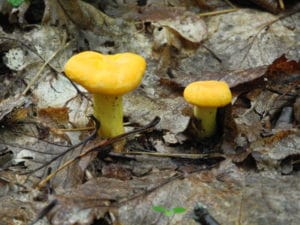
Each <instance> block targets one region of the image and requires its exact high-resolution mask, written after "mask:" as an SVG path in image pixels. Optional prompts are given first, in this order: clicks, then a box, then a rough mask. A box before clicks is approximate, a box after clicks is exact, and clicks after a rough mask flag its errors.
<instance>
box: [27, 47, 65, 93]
mask: <svg viewBox="0 0 300 225" xmlns="http://www.w3.org/2000/svg"><path fill="white" fill-rule="evenodd" d="M68 45H70V42H68V43H66V44H65V45H63V46H61V47H60V48H59V49H57V50H56V51H55V52H54V53H53V55H52V56H51V57H50V58H49V59H47V60H46V61H45V62H44V64H43V65H42V66H41V68H40V69H39V71H38V72H37V74H36V75H35V76H34V77H33V78H32V79H31V80H30V82H29V83H28V84H27V87H26V88H25V90H24V91H23V92H22V95H26V93H27V91H29V89H30V87H31V86H32V85H33V84H34V83H35V82H36V81H37V80H38V79H39V77H40V75H41V73H42V72H43V70H44V69H45V67H46V66H47V65H48V64H49V63H50V62H51V61H52V60H53V59H54V58H55V57H56V56H57V54H58V53H59V52H60V51H61V50H63V49H65V48H66V47H67V46H68Z"/></svg>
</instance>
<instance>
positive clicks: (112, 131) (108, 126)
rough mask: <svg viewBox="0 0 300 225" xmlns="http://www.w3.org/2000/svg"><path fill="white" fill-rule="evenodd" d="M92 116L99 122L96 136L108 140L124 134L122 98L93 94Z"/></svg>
mask: <svg viewBox="0 0 300 225" xmlns="http://www.w3.org/2000/svg"><path fill="white" fill-rule="evenodd" d="M93 97H94V116H95V117H96V119H97V120H99V121H100V123H101V125H100V129H99V130H98V134H99V135H100V136H101V137H104V138H110V137H114V136H117V135H119V134H122V133H124V127H123V105H122V96H111V95H103V94H94V96H93Z"/></svg>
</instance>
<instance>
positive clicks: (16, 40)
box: [0, 36, 60, 72]
mask: <svg viewBox="0 0 300 225" xmlns="http://www.w3.org/2000/svg"><path fill="white" fill-rule="evenodd" d="M0 39H5V40H10V41H13V42H16V43H19V44H20V45H21V46H23V47H25V48H27V49H28V50H29V51H31V52H32V53H34V54H35V55H36V56H37V57H39V58H40V59H41V60H42V61H43V62H46V60H45V59H44V58H43V57H42V56H41V55H40V54H39V53H38V52H37V51H36V50H35V49H33V48H32V47H30V46H29V45H27V44H25V43H24V42H23V41H20V40H18V39H15V38H11V37H5V36H0ZM47 66H49V67H50V68H51V69H52V70H54V71H55V72H60V71H58V70H57V69H56V68H55V67H53V66H52V65H51V64H47Z"/></svg>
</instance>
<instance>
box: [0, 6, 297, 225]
mask: <svg viewBox="0 0 300 225" xmlns="http://www.w3.org/2000/svg"><path fill="white" fill-rule="evenodd" d="M60 2H63V3H64V4H62V6H63V7H60V6H58V5H56V3H53V2H51V1H45V5H46V6H47V7H48V8H47V10H46V11H45V13H44V18H43V22H44V24H43V25H39V26H35V27H34V28H32V29H30V31H29V32H28V31H25V30H22V29H19V28H15V29H14V31H13V32H12V33H11V34H8V33H6V31H3V30H1V33H0V35H1V37H2V38H1V39H0V46H4V43H5V44H7V43H9V45H7V46H10V47H7V48H1V56H4V57H2V62H1V63H2V64H4V65H5V67H7V68H8V69H7V70H4V71H5V73H1V79H3V81H5V82H8V84H10V85H11V87H13V89H12V90H8V87H9V85H7V87H6V86H3V88H2V89H1V102H0V112H1V114H0V115H1V118H0V121H1V130H0V132H1V135H0V136H1V145H0V163H1V164H0V166H1V171H0V190H1V191H0V193H1V196H0V198H1V201H0V202H1V205H0V207H1V210H0V211H1V213H2V216H1V221H0V222H1V223H3V224H15V223H20V224H29V222H31V221H33V220H34V218H39V217H40V218H41V220H39V221H38V223H40V224H75V223H77V224H92V223H93V222H94V223H95V222H97V221H98V222H102V223H103V224H105V223H106V224H107V223H108V224H128V225H129V224H153V223H156V224H197V222H196V221H195V220H194V217H193V209H194V207H195V206H196V205H197V203H198V202H200V203H202V204H204V205H206V206H207V207H208V209H209V212H210V213H211V214H212V216H213V217H214V218H216V220H217V221H218V222H219V223H220V224H233V223H236V224H283V223H288V224H297V221H299V216H298V213H297V212H298V211H300V208H299V199H300V196H299V180H298V179H299V176H298V170H299V144H300V143H299V139H300V138H299V130H298V127H299V120H297V118H298V117H297V112H298V111H297V107H298V105H299V104H297V102H299V101H298V100H297V99H299V86H298V85H299V71H300V70H299V52H298V51H297V48H299V43H298V42H297V35H298V34H299V25H298V24H299V23H297V21H299V13H290V14H287V15H286V14H283V15H281V14H279V15H272V14H270V13H267V12H262V11H258V10H257V9H239V10H238V11H236V12H232V13H229V14H220V15H216V16H211V17H207V18H204V19H203V21H202V20H201V22H200V23H201V24H203V23H204V22H205V24H206V27H207V34H206V35H207V37H206V38H204V39H203V40H202V39H201V40H197V42H199V43H197V44H196V45H194V44H195V43H193V44H192V45H190V44H191V43H190V44H187V43H186V42H185V40H184V38H185V37H184V36H183V37H182V36H173V37H172V38H173V39H174V38H176V40H175V39H174V40H172V39H169V42H166V43H167V45H165V44H164V42H161V43H162V45H157V42H156V45H155V40H158V39H157V38H156V37H155V35H157V32H154V31H153V29H158V28H159V27H160V26H161V27H166V28H167V29H172V32H173V33H174V30H175V32H178V33H179V34H180V35H181V33H180V32H181V31H180V29H181V28H180V27H177V26H178V20H176V18H175V19H174V23H172V21H168V23H165V22H162V21H160V20H157V18H153V17H152V14H149V15H148V14H146V13H145V14H143V13H141V15H140V16H142V18H138V19H137V20H136V18H135V20H134V21H132V20H131V21H127V20H125V19H124V18H127V19H128V14H127V15H124V17H122V15H123V14H122V13H121V14H120V15H119V18H113V17H108V16H106V15H105V14H103V13H102V12H100V11H99V10H97V9H95V8H93V7H92V6H90V5H89V4H87V3H83V2H80V4H79V8H80V9H81V10H82V12H83V15H84V13H86V12H88V13H89V15H90V17H89V18H97V20H96V21H94V20H93V19H91V21H93V22H92V24H93V25H91V24H89V23H86V24H85V23H84V20H83V21H81V22H80V21H75V20H72V18H69V19H67V18H66V16H65V15H66V13H67V12H69V10H72V7H73V4H69V5H68V4H66V2H68V1H60ZM74 4H75V3H74ZM153 4H154V7H155V4H157V3H155V1H154V3H153ZM173 4H175V5H173V6H176V4H178V3H176V1H175V3H173ZM75 5H76V4H75ZM177 6H178V7H182V5H180V4H178V5H177ZM51 7H55V8H56V9H57V10H56V11H55V13H54V11H51V10H50V9H51ZM159 7H160V9H161V10H162V11H164V10H165V12H169V11H172V10H173V9H172V7H169V6H165V5H163V6H161V5H159ZM194 7H195V6H194ZM293 7H294V8H295V9H296V8H297V7H298V6H297V5H294V6H293ZM170 8H171V9H170ZM136 9H138V8H136ZM146 9H147V8H146ZM110 10H112V11H110V12H113V10H114V8H112V9H110ZM180 10H182V12H183V15H186V18H187V21H189V22H188V23H187V24H189V25H191V28H190V29H192V30H193V29H194V28H193V25H196V24H193V21H196V23H197V22H198V21H200V20H195V18H196V17H197V16H196V14H195V13H192V12H191V11H188V9H187V8H180ZM175 11H176V10H175ZM150 12H151V11H150ZM135 13H136V12H135ZM91 15H92V16H91ZM132 15H134V14H132ZM166 15H168V14H167V13H166ZM175 15H176V13H175ZM179 15H182V13H180V14H178V15H176V16H179ZM74 16H75V14H74ZM126 16H127V17H126ZM176 16H175V17H176ZM188 18H191V20H188ZM167 19H168V18H166V20H167ZM55 21H59V23H58V24H62V23H63V24H65V25H66V26H67V28H68V35H70V36H69V38H74V39H73V40H72V41H71V42H70V43H69V44H68V45H65V44H66V39H65V36H64V34H66V30H65V29H63V28H62V27H60V26H55V25H54V24H55ZM163 21H164V20H163ZM45 24H47V25H45ZM88 25H89V26H88ZM100 25H101V26H100ZM137 25H139V26H137ZM140 25H143V26H145V27H144V29H142V30H140ZM203 26H204V25H203ZM157 27H158V28H157ZM146 28H147V29H146ZM198 28H199V26H196V28H195V29H198ZM99 29H100V30H99ZM176 29H179V30H177V31H176ZM198 31H199V30H198ZM198 31H197V32H198ZM203 31H204V30H203ZM185 32H189V31H187V30H185ZM195 32H196V31H195ZM8 37H9V39H8ZM169 37H170V36H169ZM83 40H84V41H83ZM170 40H171V41H170ZM178 41H179V42H178ZM188 41H191V40H188ZM192 41H193V40H192ZM200 42H201V43H200ZM174 43H175V44H174ZM176 43H180V45H176ZM157 46H158V47H157ZM191 46H192V47H191ZM203 46H205V47H203ZM60 48H61V49H62V50H60V51H58V50H59V49H60ZM84 49H92V50H98V51H101V52H104V53H115V52H119V51H134V52H137V53H140V54H142V55H143V56H144V57H146V59H147V61H148V68H147V72H146V75H145V79H144V80H143V83H142V85H141V87H140V88H139V89H138V90H136V91H135V92H133V93H131V94H130V95H128V96H126V97H125V99H124V101H125V107H124V108H125V116H126V118H125V119H126V120H127V121H128V122H129V123H128V125H127V127H126V130H127V131H131V130H133V129H135V128H136V127H141V126H145V125H146V124H148V123H149V122H150V121H151V120H152V119H153V118H154V117H155V116H158V115H159V116H160V117H161V121H160V123H159V124H158V125H157V126H156V127H155V128H154V130H152V131H150V132H148V133H141V134H139V135H136V136H134V137H131V138H130V139H129V140H128V144H127V149H128V151H129V152H128V154H116V153H112V152H110V150H109V149H106V148H107V147H105V148H102V147H101V145H100V149H98V151H99V152H100V153H101V152H102V153H101V154H100V157H97V154H95V151H93V152H94V153H92V154H89V157H86V158H82V159H80V160H78V161H76V162H74V163H73V164H72V165H71V166H69V167H66V168H65V169H64V170H62V171H60V172H59V173H57V175H56V176H55V177H54V179H51V180H49V181H48V182H47V183H46V186H45V187H44V188H42V189H40V190H36V189H34V188H35V187H36V185H37V184H38V183H39V182H40V181H41V179H43V178H44V177H46V176H47V175H49V174H51V173H52V172H54V171H56V170H57V169H58V168H59V167H60V166H62V165H64V164H65V163H66V162H68V161H69V160H72V159H74V158H76V157H77V156H78V155H80V154H84V152H85V151H86V150H87V149H88V148H90V147H91V146H92V148H93V144H95V143H97V142H99V141H98V140H97V139H96V140H94V141H92V142H91V143H90V144H85V142H83V143H82V144H83V145H82V146H81V145H80V146H78V147H77V148H75V149H74V150H72V151H69V152H68V154H64V157H63V158H61V157H60V158H59V159H58V160H55V161H54V162H53V163H51V164H50V165H48V166H46V167H45V168H43V169H40V170H38V171H36V172H34V173H33V174H29V175H24V174H23V175H22V173H23V172H24V171H30V170H34V169H35V168H37V167H39V166H41V165H42V164H43V163H46V162H50V161H51V159H53V158H54V157H55V156H57V155H60V154H63V153H64V151H66V150H67V149H70V148H71V146H73V145H76V144H77V143H81V141H83V140H85V138H86V137H89V135H90V134H91V132H92V130H89V129H93V126H94V124H93V123H92V122H91V120H90V119H89V118H88V117H87V115H88V114H91V113H92V111H91V101H90V97H89V95H88V94H87V93H86V92H85V90H83V89H82V88H81V87H76V88H75V87H74V86H73V84H72V83H71V82H70V81H69V80H67V79H66V78H65V77H64V76H63V74H62V73H61V71H62V67H63V65H64V62H65V61H66V60H67V59H68V57H70V56H71V55H72V54H73V52H76V51H78V50H84ZM12 53H14V54H12ZM16 54H17V56H18V57H16ZM284 54H285V56H284ZM19 56H20V57H21V58H20V57H19ZM52 57H53V59H52ZM37 74H38V77H37V79H36V81H35V82H33V83H32V85H30V86H28V87H29V88H30V89H28V90H29V91H30V92H28V94H27V95H26V96H22V95H21V93H23V91H24V90H25V88H26V85H28V84H29V83H30V81H31V80H32V79H33V78H34V77H36V76H37ZM12 78H14V79H12ZM207 79H217V80H225V81H227V82H228V83H229V85H230V87H231V88H232V91H233V94H234V101H233V105H232V107H231V109H230V110H228V109H227V110H225V115H223V117H224V118H223V119H224V121H223V123H224V124H223V131H224V135H223V136H220V137H219V138H218V139H217V140H216V142H214V143H198V141H197V140H195V139H194V138H193V136H191V135H190V133H189V132H186V129H189V124H190V122H189V121H190V115H191V113H190V106H189V105H188V104H187V103H186V102H184V100H183V98H182V96H181V93H182V92H181V90H183V88H184V87H185V86H186V85H187V84H188V83H190V82H192V81H196V80H207ZM16 80H17V81H19V82H20V83H22V85H18V86H17V85H14V84H15V81H16ZM24 84H26V85H24ZM4 93H9V95H7V94H6V95H5V94H4ZM298 108H299V107H298ZM22 109H26V110H22ZM295 115H296V116H295ZM91 127H92V128H91ZM82 128H89V129H88V130H84V131H80V129H82ZM73 129H74V130H73ZM76 129H78V130H79V131H76ZM228 131H230V132H228ZM95 146H97V144H96V145H95ZM145 150H146V152H145ZM141 151H142V152H143V153H142V154H141V155H140V154H137V153H140V152H141ZM211 151H213V152H212V153H211ZM135 152H136V153H135ZM130 153H131V154H130ZM147 153H153V154H152V155H151V154H148V155H147ZM156 153H160V154H156ZM162 153H164V154H162ZM216 153H218V154H216ZM172 155H173V156H172ZM170 156H171V157H170ZM7 161H9V162H7ZM47 205H48V211H49V212H48V211H47V210H46V211H43V209H47V207H46V206H47ZM155 205H161V206H164V207H165V208H167V209H171V208H174V207H183V208H185V209H186V213H183V214H176V215H174V216H172V217H166V216H162V215H159V214H158V213H157V212H155V211H153V210H151V208H152V207H153V206H155ZM45 207H46V208H45ZM39 212H40V213H39ZM43 212H44V214H43ZM229 215H230V216H229ZM38 223H37V224H38Z"/></svg>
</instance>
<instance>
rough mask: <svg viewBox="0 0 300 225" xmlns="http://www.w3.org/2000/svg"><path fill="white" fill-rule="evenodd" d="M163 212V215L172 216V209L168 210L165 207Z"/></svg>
mask: <svg viewBox="0 0 300 225" xmlns="http://www.w3.org/2000/svg"><path fill="white" fill-rule="evenodd" d="M164 214H165V216H169V217H170V216H173V215H174V212H173V210H168V209H166V210H165V212H164Z"/></svg>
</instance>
